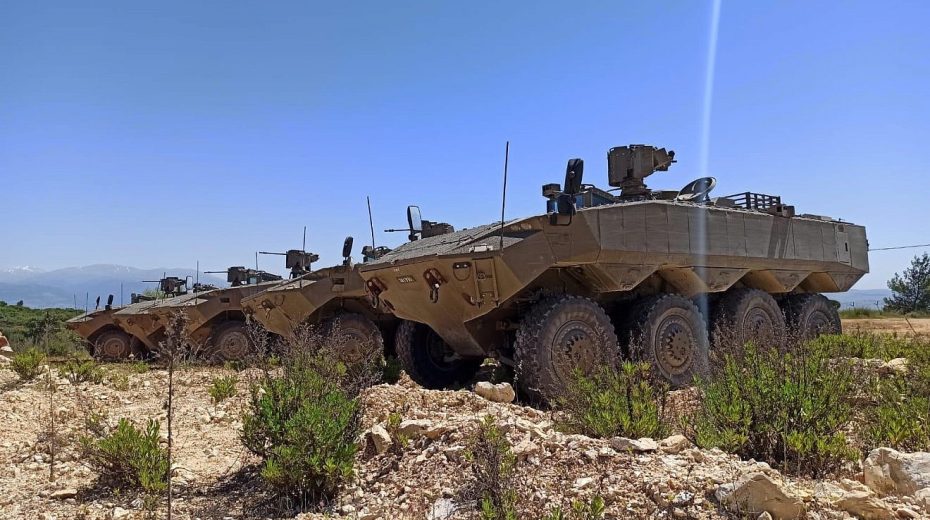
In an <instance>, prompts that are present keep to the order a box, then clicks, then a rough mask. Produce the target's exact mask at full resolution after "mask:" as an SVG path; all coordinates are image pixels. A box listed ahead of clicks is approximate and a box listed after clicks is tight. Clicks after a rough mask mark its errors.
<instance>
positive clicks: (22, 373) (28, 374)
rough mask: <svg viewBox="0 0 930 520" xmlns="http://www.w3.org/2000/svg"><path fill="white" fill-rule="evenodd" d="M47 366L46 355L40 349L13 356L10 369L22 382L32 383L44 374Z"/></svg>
mask: <svg viewBox="0 0 930 520" xmlns="http://www.w3.org/2000/svg"><path fill="white" fill-rule="evenodd" d="M44 364H45V354H43V353H42V351H40V350H39V349H36V348H30V349H26V350H24V351H22V352H17V353H16V354H14V355H13V359H12V360H11V361H10V368H11V369H13V371H14V372H16V375H18V376H19V378H20V379H21V380H22V381H32V380H33V379H35V378H36V377H38V375H39V374H41V373H42V365H44Z"/></svg>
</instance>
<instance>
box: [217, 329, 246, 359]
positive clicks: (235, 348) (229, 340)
mask: <svg viewBox="0 0 930 520" xmlns="http://www.w3.org/2000/svg"><path fill="white" fill-rule="evenodd" d="M217 347H218V348H217V354H219V356H220V357H222V358H223V359H226V360H235V359H242V358H244V357H245V356H246V354H248V352H249V338H248V337H247V336H246V335H245V333H244V332H241V331H235V332H231V333H229V334H225V335H224V337H223V340H222V341H221V342H220V344H219V345H217Z"/></svg>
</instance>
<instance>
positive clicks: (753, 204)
mask: <svg viewBox="0 0 930 520" xmlns="http://www.w3.org/2000/svg"><path fill="white" fill-rule="evenodd" d="M721 198H723V199H727V200H729V201H731V202H733V204H735V205H737V206H740V207H743V208H746V209H754V210H759V211H766V210H769V209H771V208H776V207H779V206H781V197H779V196H778V195H766V194H764V193H753V192H751V191H747V192H745V193H737V194H735V195H727V196H726V197H721Z"/></svg>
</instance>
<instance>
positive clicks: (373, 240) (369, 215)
mask: <svg viewBox="0 0 930 520" xmlns="http://www.w3.org/2000/svg"><path fill="white" fill-rule="evenodd" d="M365 200H366V201H368V227H369V228H371V248H372V249H374V248H375V221H374V219H372V218H371V197H369V196H368V195H366V196H365Z"/></svg>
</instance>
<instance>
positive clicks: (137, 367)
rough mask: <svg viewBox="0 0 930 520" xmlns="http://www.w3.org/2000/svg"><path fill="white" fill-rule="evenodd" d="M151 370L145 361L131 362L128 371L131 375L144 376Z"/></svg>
mask: <svg viewBox="0 0 930 520" xmlns="http://www.w3.org/2000/svg"><path fill="white" fill-rule="evenodd" d="M150 369H151V367H150V366H149V364H148V363H146V362H145V361H133V362H131V363H129V371H130V372H132V373H133V374H146V373H148V371H149V370H150Z"/></svg>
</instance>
